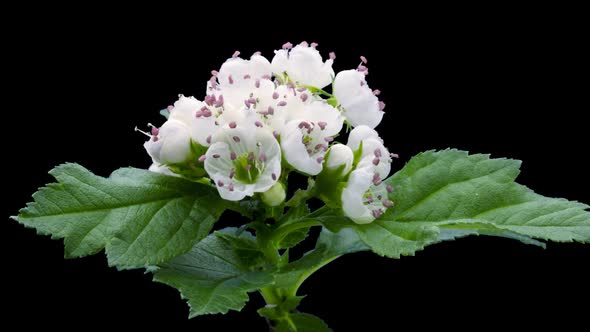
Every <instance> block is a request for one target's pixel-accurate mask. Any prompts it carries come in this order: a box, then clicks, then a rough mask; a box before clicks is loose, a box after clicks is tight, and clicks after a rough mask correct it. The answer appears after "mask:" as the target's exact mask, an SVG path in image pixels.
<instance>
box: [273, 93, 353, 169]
mask: <svg viewBox="0 0 590 332" xmlns="http://www.w3.org/2000/svg"><path fill="white" fill-rule="evenodd" d="M291 116H298V117H299V118H296V119H293V120H290V121H288V122H287V123H286V124H285V126H284V128H283V130H282V131H281V147H282V148H283V152H284V155H285V160H286V161H287V162H288V163H289V164H290V165H291V166H293V167H294V168H295V169H296V170H298V171H300V172H302V173H304V174H309V175H317V174H319V173H320V172H321V171H322V167H323V162H324V158H325V155H326V152H327V151H328V147H329V144H330V142H331V141H332V140H333V136H334V135H336V134H338V133H339V132H340V130H341V128H342V125H343V121H344V120H343V118H342V116H341V115H340V112H338V110H337V109H335V108H334V107H332V106H330V105H329V104H328V103H326V102H325V101H313V102H310V103H304V104H303V105H302V107H301V109H300V110H298V112H297V113H296V114H295V115H291Z"/></svg>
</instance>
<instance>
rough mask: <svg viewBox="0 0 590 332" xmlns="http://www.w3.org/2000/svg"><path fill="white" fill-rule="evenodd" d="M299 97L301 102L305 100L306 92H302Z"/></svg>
mask: <svg viewBox="0 0 590 332" xmlns="http://www.w3.org/2000/svg"><path fill="white" fill-rule="evenodd" d="M300 97H301V100H302V101H303V102H305V101H307V94H306V93H302V94H301V96H300Z"/></svg>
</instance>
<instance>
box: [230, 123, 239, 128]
mask: <svg viewBox="0 0 590 332" xmlns="http://www.w3.org/2000/svg"><path fill="white" fill-rule="evenodd" d="M237 126H238V125H237V124H236V122H235V121H232V122H230V123H229V127H230V128H231V129H234V128H235V127H237Z"/></svg>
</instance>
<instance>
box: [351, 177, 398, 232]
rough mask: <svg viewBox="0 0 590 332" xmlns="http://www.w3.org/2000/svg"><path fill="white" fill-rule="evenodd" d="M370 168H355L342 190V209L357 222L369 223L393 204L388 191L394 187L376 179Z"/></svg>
mask: <svg viewBox="0 0 590 332" xmlns="http://www.w3.org/2000/svg"><path fill="white" fill-rule="evenodd" d="M376 174H377V173H372V172H371V169H370V168H360V169H358V168H357V169H355V170H354V171H352V173H350V177H349V178H348V183H347V185H346V187H345V188H344V190H343V191H342V210H343V211H344V214H345V215H346V216H347V217H349V218H350V219H352V220H353V221H354V222H356V223H357V224H368V223H370V222H372V221H373V220H375V219H376V218H379V217H380V216H381V215H382V214H383V213H384V212H385V210H387V209H388V208H389V207H391V206H393V202H392V201H391V200H389V198H388V195H387V194H388V192H391V191H392V190H393V188H391V186H388V185H385V184H383V183H382V182H381V181H380V180H377V179H376V176H375V175H376Z"/></svg>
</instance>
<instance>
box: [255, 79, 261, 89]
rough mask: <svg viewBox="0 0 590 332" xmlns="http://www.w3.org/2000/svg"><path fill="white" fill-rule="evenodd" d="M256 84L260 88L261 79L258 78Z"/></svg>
mask: <svg viewBox="0 0 590 332" xmlns="http://www.w3.org/2000/svg"><path fill="white" fill-rule="evenodd" d="M254 86H255V87H257V88H259V87H260V80H256V83H254Z"/></svg>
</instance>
